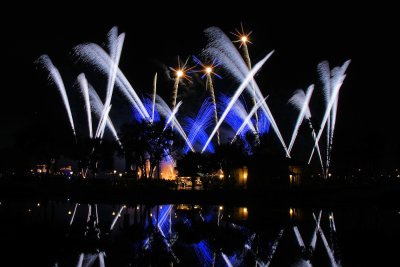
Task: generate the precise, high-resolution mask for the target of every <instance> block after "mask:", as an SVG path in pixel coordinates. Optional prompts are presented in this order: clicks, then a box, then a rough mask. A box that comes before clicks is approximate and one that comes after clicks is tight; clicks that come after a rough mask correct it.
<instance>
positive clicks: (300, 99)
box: [288, 84, 314, 153]
mask: <svg viewBox="0 0 400 267" xmlns="http://www.w3.org/2000/svg"><path fill="white" fill-rule="evenodd" d="M313 91H314V85H313V84H312V85H310V86H309V87H308V89H307V93H306V94H304V91H303V90H301V89H300V90H296V91H295V92H294V94H293V96H292V97H291V98H290V99H289V103H290V104H292V105H293V106H295V107H296V108H300V113H299V115H298V117H297V120H296V124H295V126H294V129H293V133H292V138H291V139H290V143H289V148H288V151H289V153H290V152H291V151H292V148H293V144H294V141H295V140H296V137H297V134H298V132H299V128H300V125H301V123H302V122H303V120H304V117H306V118H310V117H311V113H310V108H309V107H308V104H309V102H310V99H311V96H312V93H313Z"/></svg>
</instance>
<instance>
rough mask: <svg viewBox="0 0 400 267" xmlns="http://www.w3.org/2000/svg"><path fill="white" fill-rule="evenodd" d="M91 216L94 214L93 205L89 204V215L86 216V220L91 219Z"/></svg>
mask: <svg viewBox="0 0 400 267" xmlns="http://www.w3.org/2000/svg"><path fill="white" fill-rule="evenodd" d="M90 216H92V205H90V204H88V215H87V218H86V222H89V221H90Z"/></svg>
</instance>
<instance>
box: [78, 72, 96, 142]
mask: <svg viewBox="0 0 400 267" xmlns="http://www.w3.org/2000/svg"><path fill="white" fill-rule="evenodd" d="M78 83H79V88H80V92H81V94H82V96H83V100H84V101H85V109H86V116H87V120H88V128H89V137H90V139H92V138H93V125H92V112H91V110H90V100H89V87H88V81H87V79H86V77H85V74H84V73H81V74H79V75H78Z"/></svg>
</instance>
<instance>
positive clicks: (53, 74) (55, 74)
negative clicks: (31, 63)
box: [37, 55, 76, 137]
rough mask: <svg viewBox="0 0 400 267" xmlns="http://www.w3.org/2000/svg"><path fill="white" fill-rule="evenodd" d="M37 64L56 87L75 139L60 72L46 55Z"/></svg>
mask: <svg viewBox="0 0 400 267" xmlns="http://www.w3.org/2000/svg"><path fill="white" fill-rule="evenodd" d="M37 62H38V63H40V64H42V65H43V67H44V68H45V69H47V71H48V72H49V79H50V80H51V81H53V82H54V84H55V85H56V86H57V89H58V91H59V92H60V94H61V97H62V100H63V103H64V106H65V109H66V111H67V114H68V119H69V123H70V125H71V129H72V132H73V134H74V136H75V137H76V132H75V126H74V120H73V118H72V113H71V107H70V105H69V100H68V96H67V92H66V90H65V86H64V82H63V80H62V78H61V75H60V72H59V71H58V69H57V68H56V67H55V66H54V65H53V62H52V61H51V60H50V58H49V56H48V55H42V56H40V57H39V58H38V60H37Z"/></svg>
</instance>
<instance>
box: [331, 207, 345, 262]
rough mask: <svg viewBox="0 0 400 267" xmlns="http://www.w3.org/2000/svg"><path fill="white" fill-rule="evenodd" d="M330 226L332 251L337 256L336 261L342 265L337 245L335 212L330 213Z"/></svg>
mask: <svg viewBox="0 0 400 267" xmlns="http://www.w3.org/2000/svg"><path fill="white" fill-rule="evenodd" d="M329 226H330V230H331V247H332V252H333V255H334V256H335V259H336V263H337V265H338V266H341V262H342V260H341V257H340V253H339V249H338V245H337V237H336V224H335V218H334V216H333V212H330V213H329Z"/></svg>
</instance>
